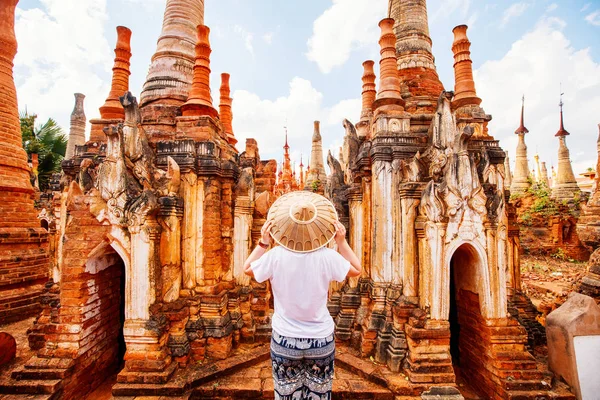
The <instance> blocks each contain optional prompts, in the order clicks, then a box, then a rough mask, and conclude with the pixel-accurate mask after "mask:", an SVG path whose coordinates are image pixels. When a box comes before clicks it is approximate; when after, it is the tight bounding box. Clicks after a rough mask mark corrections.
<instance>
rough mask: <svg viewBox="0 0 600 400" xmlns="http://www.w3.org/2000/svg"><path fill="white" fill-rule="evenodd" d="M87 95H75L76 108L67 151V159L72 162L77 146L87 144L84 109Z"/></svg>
mask: <svg viewBox="0 0 600 400" xmlns="http://www.w3.org/2000/svg"><path fill="white" fill-rule="evenodd" d="M84 99H85V95H84V94H81V93H75V106H74V107H73V112H72V113H71V129H70V130H69V140H68V141H67V151H66V153H65V159H66V160H70V159H71V158H73V155H75V146H81V145H83V144H85V122H86V119H85V112H84V109H83V100H84Z"/></svg>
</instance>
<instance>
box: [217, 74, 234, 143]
mask: <svg viewBox="0 0 600 400" xmlns="http://www.w3.org/2000/svg"><path fill="white" fill-rule="evenodd" d="M220 94H221V97H220V102H219V117H220V118H221V123H222V124H223V129H224V130H225V134H226V135H227V141H228V142H229V144H231V145H232V146H235V144H236V143H237V139H236V138H235V135H234V134H233V112H232V111H231V104H232V103H233V99H232V98H231V97H230V94H231V89H230V88H229V74H228V73H222V74H221V88H220Z"/></svg>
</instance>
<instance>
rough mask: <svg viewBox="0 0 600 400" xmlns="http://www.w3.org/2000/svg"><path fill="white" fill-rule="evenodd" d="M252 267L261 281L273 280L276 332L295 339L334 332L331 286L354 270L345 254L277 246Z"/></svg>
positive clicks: (325, 250)
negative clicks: (328, 307)
mask: <svg viewBox="0 0 600 400" xmlns="http://www.w3.org/2000/svg"><path fill="white" fill-rule="evenodd" d="M250 268H251V269H252V272H253V273H254V279H256V281H257V282H264V281H266V280H267V279H269V280H270V281H271V287H272V288H273V299H274V304H275V314H274V315H273V321H272V324H271V326H272V328H273V330H274V331H275V332H277V333H279V334H280V335H283V336H288V337H293V338H324V337H327V336H329V335H331V334H332V333H333V329H334V323H333V318H331V315H330V314H329V310H328V309H327V293H328V291H329V283H330V282H331V281H337V282H342V281H343V280H344V279H345V278H346V275H348V271H349V270H350V263H349V262H348V261H347V260H346V259H345V258H344V257H342V256H341V254H339V253H338V252H336V251H335V250H332V249H328V248H320V249H319V250H315V251H311V252H310V253H295V252H292V251H290V250H287V249H286V248H285V247H282V246H277V247H275V248H273V249H271V250H270V251H268V252H267V253H265V254H264V255H263V256H262V257H261V258H259V259H258V260H256V261H254V262H252V263H251V264H250Z"/></svg>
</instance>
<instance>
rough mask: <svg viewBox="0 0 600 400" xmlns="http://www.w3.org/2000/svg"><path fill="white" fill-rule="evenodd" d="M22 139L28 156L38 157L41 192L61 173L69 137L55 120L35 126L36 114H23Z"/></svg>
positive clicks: (21, 120)
mask: <svg viewBox="0 0 600 400" xmlns="http://www.w3.org/2000/svg"><path fill="white" fill-rule="evenodd" d="M19 118H20V122H21V138H22V141H23V148H24V149H25V151H26V152H27V155H28V156H29V155H31V154H37V155H38V161H39V166H38V180H39V185H40V190H41V191H44V190H46V189H47V188H48V183H49V181H50V178H51V177H52V174H53V173H55V172H60V165H61V162H62V160H63V158H64V156H65V153H66V151H67V136H66V135H65V134H64V133H63V131H62V129H61V127H60V126H59V125H58V124H57V123H56V121H55V120H53V119H52V118H49V119H48V121H46V123H44V124H42V125H37V126H36V125H35V120H36V118H37V115H36V114H29V113H27V112H24V113H21V114H20V116H19Z"/></svg>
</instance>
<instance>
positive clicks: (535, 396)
mask: <svg viewBox="0 0 600 400" xmlns="http://www.w3.org/2000/svg"><path fill="white" fill-rule="evenodd" d="M507 395H508V397H507V400H575V396H574V395H573V394H570V393H557V392H553V391H543V392H540V391H537V390H532V391H510V392H508V393H507Z"/></svg>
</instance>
